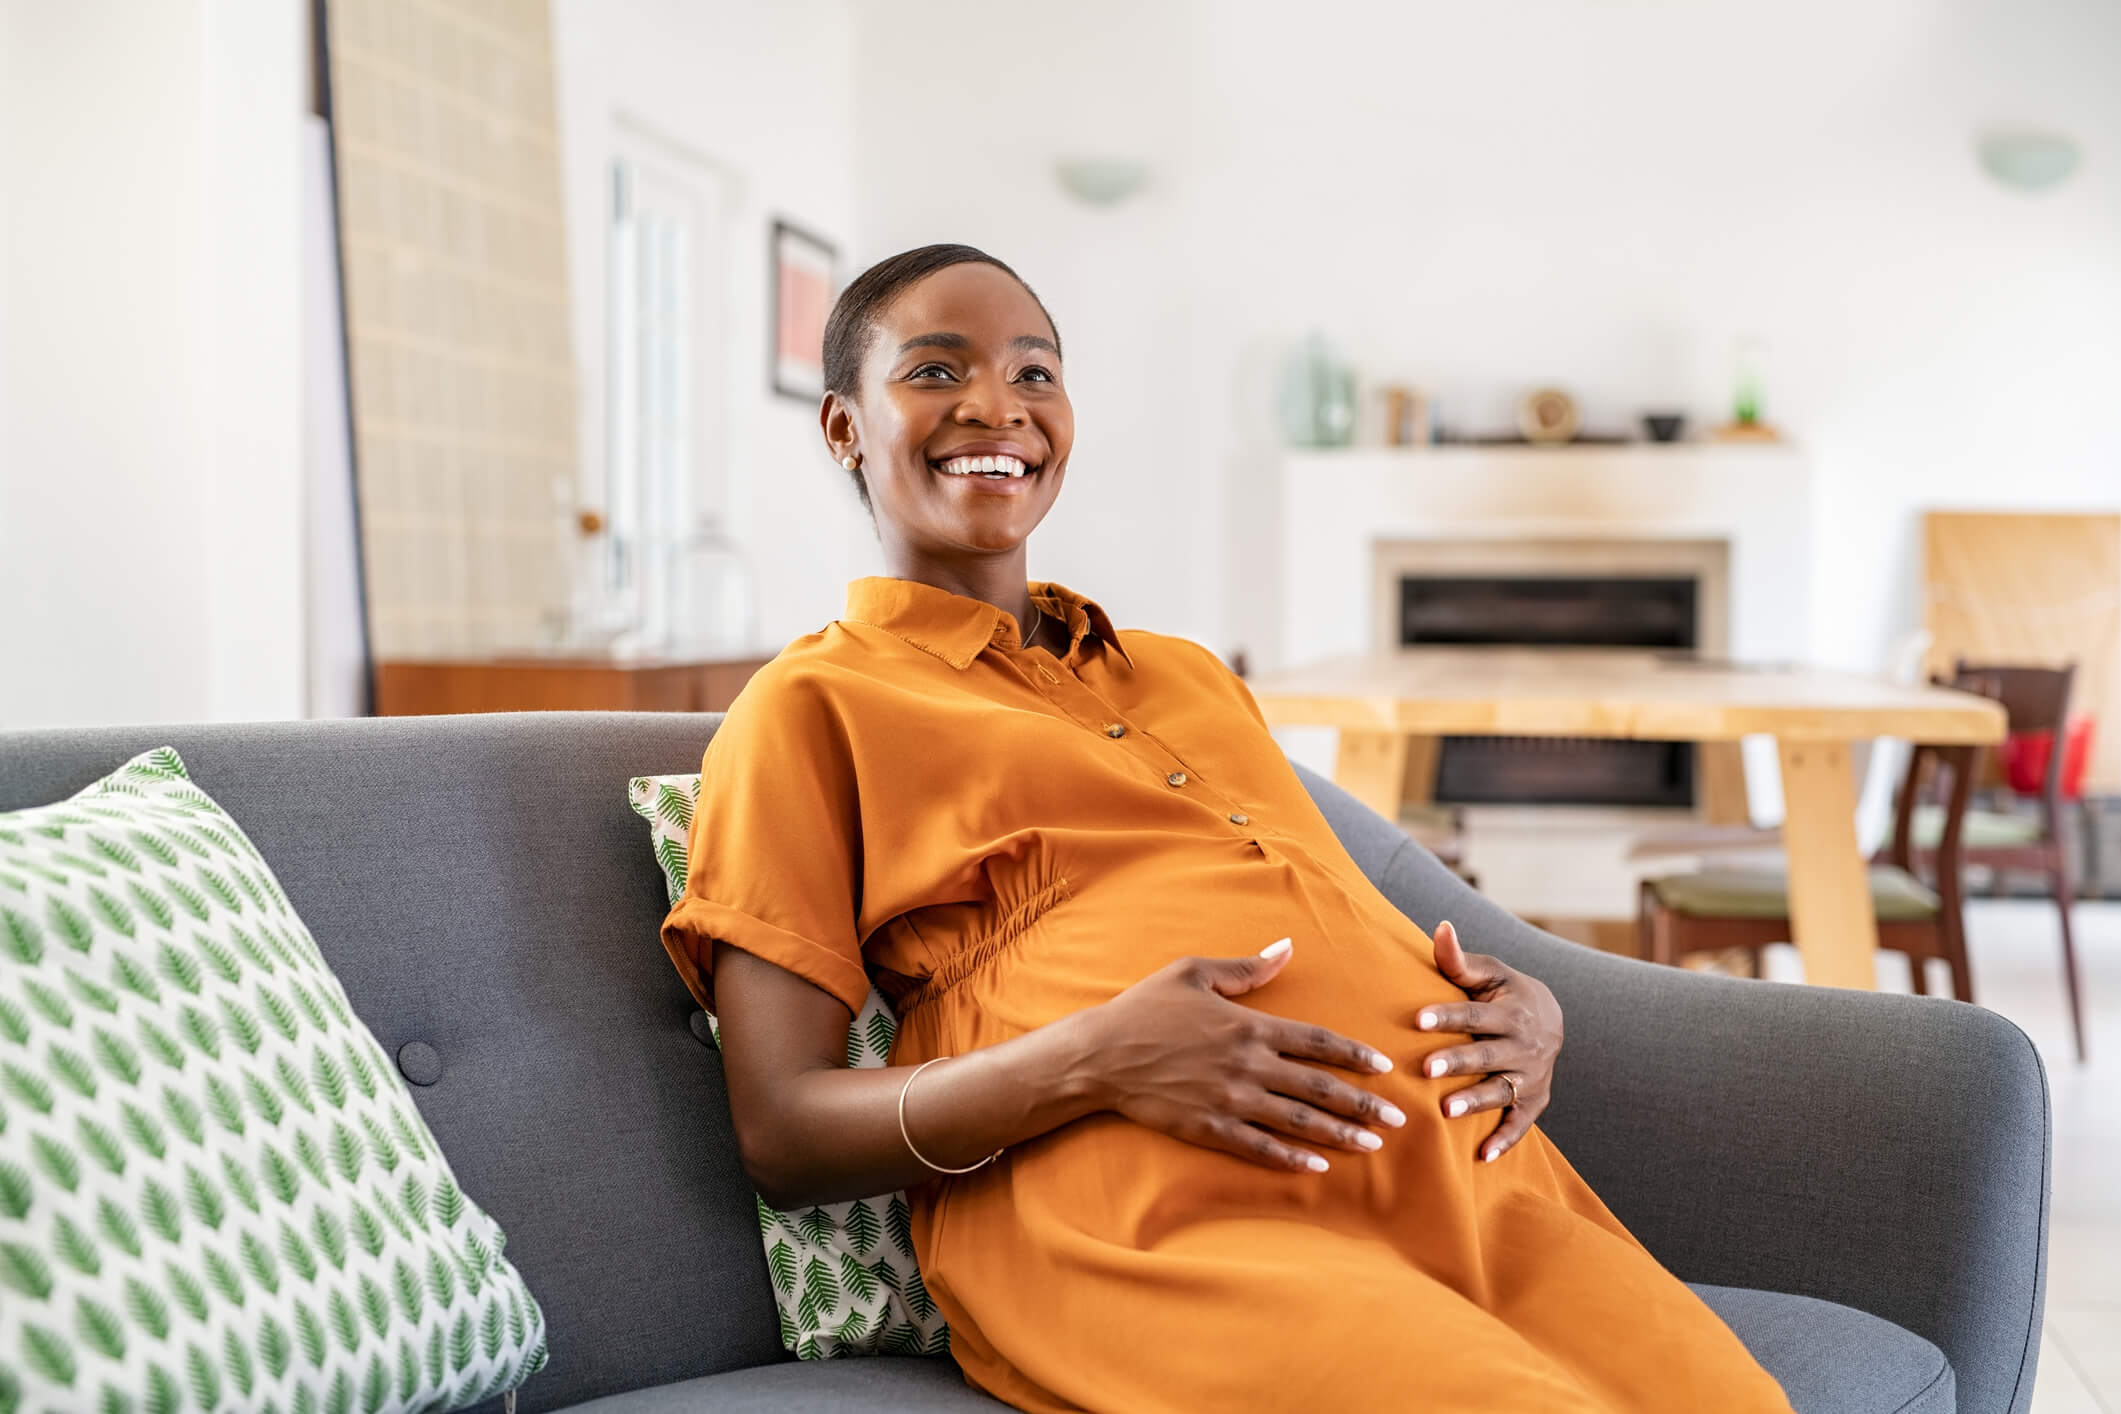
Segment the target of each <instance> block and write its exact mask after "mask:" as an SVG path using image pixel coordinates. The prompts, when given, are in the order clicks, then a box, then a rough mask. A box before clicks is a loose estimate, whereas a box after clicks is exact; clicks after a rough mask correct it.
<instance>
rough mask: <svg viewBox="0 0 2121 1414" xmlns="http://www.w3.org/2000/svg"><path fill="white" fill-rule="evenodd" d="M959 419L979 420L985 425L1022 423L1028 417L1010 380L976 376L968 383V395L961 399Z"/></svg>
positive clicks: (966, 393) (981, 424)
mask: <svg viewBox="0 0 2121 1414" xmlns="http://www.w3.org/2000/svg"><path fill="white" fill-rule="evenodd" d="M957 420H958V421H959V422H976V423H978V424H979V425H980V426H982V427H1020V426H1022V425H1023V423H1024V422H1025V420H1026V419H1025V417H1024V405H1023V402H1022V401H1021V400H1020V399H1019V398H1018V397H1017V396H1016V393H1015V390H1014V389H1012V388H1011V387H1010V386H1009V385H1008V384H1006V383H1003V384H999V385H996V384H993V383H990V382H988V381H986V380H983V379H974V380H973V381H971V382H970V383H968V384H966V385H965V395H964V397H963V398H961V399H959V400H958V405H957Z"/></svg>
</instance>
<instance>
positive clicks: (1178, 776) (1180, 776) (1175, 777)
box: [1164, 771, 1186, 786]
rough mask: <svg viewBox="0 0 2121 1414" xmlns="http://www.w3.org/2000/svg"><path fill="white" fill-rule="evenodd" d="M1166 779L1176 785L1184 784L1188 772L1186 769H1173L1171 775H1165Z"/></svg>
mask: <svg viewBox="0 0 2121 1414" xmlns="http://www.w3.org/2000/svg"><path fill="white" fill-rule="evenodd" d="M1164 779H1165V780H1167V781H1169V782H1170V783H1171V784H1172V785H1174V786H1182V785H1184V784H1185V783H1186V773H1185V772H1184V771H1173V772H1172V773H1171V774H1170V775H1168V776H1166V777H1164Z"/></svg>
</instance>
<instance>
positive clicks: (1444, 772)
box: [1399, 574, 1698, 808]
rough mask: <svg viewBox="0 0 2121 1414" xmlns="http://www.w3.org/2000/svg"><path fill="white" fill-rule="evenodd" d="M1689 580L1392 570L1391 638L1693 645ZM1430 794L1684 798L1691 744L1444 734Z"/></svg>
mask: <svg viewBox="0 0 2121 1414" xmlns="http://www.w3.org/2000/svg"><path fill="white" fill-rule="evenodd" d="M1697 597H1698V586H1697V585H1696V583H1695V582H1694V580H1692V579H1691V578H1679V577H1667V576H1658V577H1638V576H1633V575H1606V576H1597V577H1591V576H1582V575H1522V576H1519V575H1420V574H1410V575H1403V576H1402V577H1401V578H1400V581H1399V641H1400V643H1401V645H1402V646H1405V647H1417V646H1425V645H1438V644H1451V645H1454V646H1464V645H1473V646H1481V647H1498V648H1501V647H1510V648H1554V649H1561V650H1565V649H1569V648H1665V649H1671V650H1673V651H1676V652H1692V651H1693V650H1694V648H1695V647H1696V646H1697V641H1696V640H1697V636H1698V635H1697V614H1696V599H1697ZM1436 798H1437V799H1438V800H1440V801H1446V802H1449V803H1451V804H1457V805H1652V806H1673V807H1679V808H1688V807H1691V806H1692V805H1693V804H1694V751H1693V747H1692V745H1691V744H1690V743H1687V742H1678V741H1614V740H1609V739H1605V738H1588V737H1543V736H1518V737H1512V736H1447V737H1445V738H1444V739H1443V743H1442V749H1441V750H1440V751H1439V753H1438V755H1437V761H1436Z"/></svg>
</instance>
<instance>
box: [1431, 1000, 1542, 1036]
mask: <svg viewBox="0 0 2121 1414" xmlns="http://www.w3.org/2000/svg"><path fill="white" fill-rule="evenodd" d="M1414 1024H1415V1025H1416V1026H1418V1027H1420V1028H1421V1029H1422V1030H1424V1031H1462V1032H1464V1033H1465V1034H1466V1035H1468V1036H1505V1035H1509V1034H1511V1033H1512V1032H1514V1031H1516V1030H1517V1029H1518V1027H1519V1026H1520V1025H1521V1024H1522V1023H1521V1018H1520V1017H1519V1016H1518V1013H1517V1009H1516V1008H1514V1007H1504V1006H1498V1005H1496V1004H1495V1003H1493V1002H1439V1003H1437V1004H1435V1005H1433V1006H1425V1007H1423V1008H1422V1009H1421V1014H1420V1015H1419V1016H1417V1017H1415V1018H1414Z"/></svg>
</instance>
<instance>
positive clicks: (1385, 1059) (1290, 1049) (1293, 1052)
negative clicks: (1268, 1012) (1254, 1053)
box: [1264, 1018, 1392, 1075]
mask: <svg viewBox="0 0 2121 1414" xmlns="http://www.w3.org/2000/svg"><path fill="white" fill-rule="evenodd" d="M1267 1020H1268V1022H1269V1025H1268V1028H1267V1031H1266V1034H1265V1037H1264V1039H1265V1041H1266V1043H1267V1044H1268V1045H1270V1046H1272V1047H1273V1048H1274V1049H1275V1050H1277V1051H1279V1052H1281V1053H1282V1054H1283V1055H1285V1056H1302V1057H1303V1058H1304V1059H1305V1060H1315V1061H1324V1062H1325V1063H1326V1064H1328V1065H1337V1066H1340V1067H1342V1068H1343V1069H1346V1070H1360V1071H1364V1072H1367V1073H1368V1074H1371V1075H1381V1074H1383V1073H1384V1072H1385V1071H1388V1070H1390V1069H1391V1068H1392V1058H1391V1057H1390V1056H1388V1055H1386V1054H1385V1053H1384V1052H1383V1051H1380V1050H1378V1049H1377V1048H1376V1047H1375V1046H1365V1045H1364V1044H1363V1043H1362V1042H1360V1041H1351V1040H1349V1039H1348V1038H1347V1037H1345V1036H1343V1035H1341V1034H1340V1033H1339V1032H1337V1031H1329V1030H1327V1029H1326V1028H1325V1027H1323V1026H1306V1025H1305V1024H1304V1023H1302V1022H1300V1021H1284V1020H1281V1019H1279V1018H1267Z"/></svg>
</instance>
